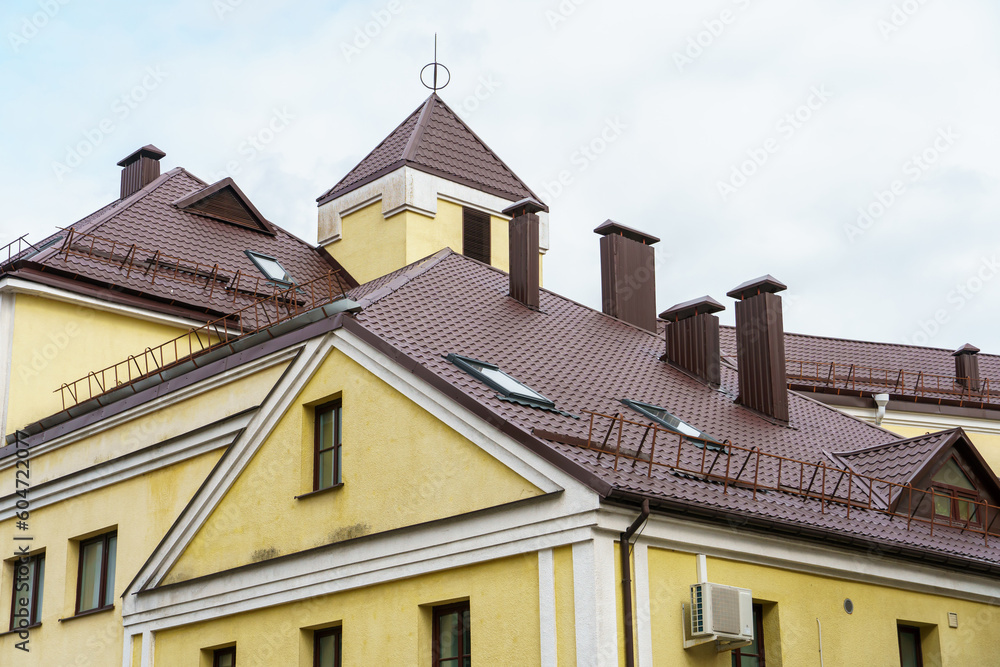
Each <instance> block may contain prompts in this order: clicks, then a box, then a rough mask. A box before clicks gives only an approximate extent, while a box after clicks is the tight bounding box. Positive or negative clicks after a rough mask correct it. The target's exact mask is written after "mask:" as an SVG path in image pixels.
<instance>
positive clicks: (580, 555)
mask: <svg viewBox="0 0 1000 667" xmlns="http://www.w3.org/2000/svg"><path fill="white" fill-rule="evenodd" d="M614 554H615V543H614V540H613V538H611V537H610V536H605V535H600V534H597V533H595V534H593V535H592V536H591V539H589V540H587V541H586V542H579V543H577V544H574V545H573V604H574V609H575V612H576V614H575V618H576V664H577V665H584V666H586V667H591V666H592V667H602V666H603V665H611V664H616V663H617V661H618V623H617V603H616V602H615V583H616V582H615V563H614Z"/></svg>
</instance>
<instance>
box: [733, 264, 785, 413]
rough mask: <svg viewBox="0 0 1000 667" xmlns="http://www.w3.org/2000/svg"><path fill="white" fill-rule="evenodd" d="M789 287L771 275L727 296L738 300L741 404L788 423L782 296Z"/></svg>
mask: <svg viewBox="0 0 1000 667" xmlns="http://www.w3.org/2000/svg"><path fill="white" fill-rule="evenodd" d="M785 289H787V287H786V286H785V285H784V284H783V283H781V282H779V281H777V280H775V279H774V278H773V277H771V276H763V277H761V278H757V279H755V280H749V281H747V282H745V283H743V284H742V285H740V286H739V287H737V288H735V289H733V290H732V291H730V292H728V293H727V296H730V297H732V298H734V299H736V300H737V301H736V357H737V362H738V364H739V378H740V379H739V382H740V395H739V398H738V399H737V400H738V401H739V402H740V403H742V404H743V405H745V406H747V407H748V408H750V409H752V410H756V411H757V412H760V413H762V414H764V415H766V416H768V417H771V418H772V419H775V420H777V421H780V422H786V423H787V422H788V380H787V375H786V371H785V328H784V324H783V323H782V317H781V297H780V296H778V295H777V292H781V291H782V290H785Z"/></svg>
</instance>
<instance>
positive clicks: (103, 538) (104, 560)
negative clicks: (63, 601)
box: [73, 530, 118, 616]
mask: <svg viewBox="0 0 1000 667" xmlns="http://www.w3.org/2000/svg"><path fill="white" fill-rule="evenodd" d="M112 537H114V538H115V566H116V567H117V565H118V539H117V538H118V531H117V530H112V531H110V532H107V533H103V534H101V535H97V536H95V537H91V538H88V539H86V540H80V543H79V553H78V554H77V559H76V560H77V563H76V604H75V606H74V607H73V609H74V616H81V615H83V614H93V613H96V612H99V611H104V610H106V609H113V608H114V606H115V602H114V598H115V596H114V586H112V590H110V591H108V553H109V550H108V542H109V541H110V540H111V538H112ZM98 542H102V543H103V548H102V549H101V567H100V570H101V577H100V579H101V580H100V583H99V584H98V585H99V586H100V595H101V598H100V599H101V601H102V602H103V601H104V596H105V594H107V596H108V602H107V603H106V604H100V605H98V606H97V607H93V608H91V609H80V602H81V601H82V600H81V594H82V593H83V552H84V548H85V547H87V546H89V545H91V544H96V543H98Z"/></svg>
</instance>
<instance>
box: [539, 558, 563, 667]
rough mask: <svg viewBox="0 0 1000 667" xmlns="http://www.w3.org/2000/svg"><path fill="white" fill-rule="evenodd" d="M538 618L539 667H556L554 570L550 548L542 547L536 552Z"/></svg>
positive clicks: (557, 660) (556, 638)
mask: <svg viewBox="0 0 1000 667" xmlns="http://www.w3.org/2000/svg"><path fill="white" fill-rule="evenodd" d="M538 618H539V628H538V629H539V636H540V637H541V655H540V660H541V667H558V665H559V658H558V652H557V648H558V644H559V642H558V634H557V630H556V572H555V561H554V559H553V558H552V549H542V550H541V551H539V552H538Z"/></svg>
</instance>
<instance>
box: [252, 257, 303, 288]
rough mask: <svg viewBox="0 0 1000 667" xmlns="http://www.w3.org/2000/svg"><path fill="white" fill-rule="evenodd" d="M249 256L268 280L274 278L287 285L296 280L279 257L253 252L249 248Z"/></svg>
mask: <svg viewBox="0 0 1000 667" xmlns="http://www.w3.org/2000/svg"><path fill="white" fill-rule="evenodd" d="M246 253H247V257H249V258H250V260H251V261H252V262H253V263H254V265H255V266H256V267H257V268H258V269H259V270H260V272H261V273H263V274H264V275H265V276H266V277H267V279H268V280H273V281H274V282H276V283H283V284H285V285H290V284H291V283H293V282H295V280H294V279H293V278H292V276H291V274H290V273H288V271H285V267H283V266H282V265H281V264H280V263H279V262H278V260H277V259H275V258H274V257H270V256H268V255H262V254H260V253H259V252H253V251H251V250H247V251H246Z"/></svg>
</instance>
